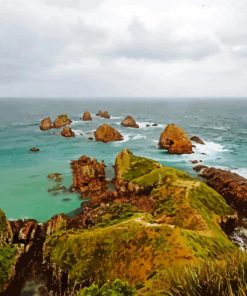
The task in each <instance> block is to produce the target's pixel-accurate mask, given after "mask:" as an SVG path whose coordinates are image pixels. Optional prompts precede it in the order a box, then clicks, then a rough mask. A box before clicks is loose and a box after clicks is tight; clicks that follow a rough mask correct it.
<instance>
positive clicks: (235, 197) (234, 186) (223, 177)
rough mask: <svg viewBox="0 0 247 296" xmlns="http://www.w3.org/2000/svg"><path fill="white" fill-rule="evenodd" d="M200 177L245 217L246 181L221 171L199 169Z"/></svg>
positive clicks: (246, 210) (246, 209)
mask: <svg viewBox="0 0 247 296" xmlns="http://www.w3.org/2000/svg"><path fill="white" fill-rule="evenodd" d="M199 169H200V176H202V177H203V178H205V179H206V180H207V184H208V185H209V186H210V187H212V188H213V189H214V190H216V191H217V192H218V193H220V194H221V195H222V196H223V197H224V198H225V199H226V201H227V202H228V203H229V204H230V205H231V206H232V207H233V208H235V209H236V210H237V211H238V212H239V213H241V214H243V215H247V179H245V178H244V177H241V176H239V175H237V174H235V173H232V172H229V171H225V170H222V169H216V168H208V167H205V166H204V167H201V168H200V167H199V168H198V170H199Z"/></svg>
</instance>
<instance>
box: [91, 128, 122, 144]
mask: <svg viewBox="0 0 247 296" xmlns="http://www.w3.org/2000/svg"><path fill="white" fill-rule="evenodd" d="M94 136H95V140H96V141H100V142H104V143H107V142H112V141H122V140H123V136H122V135H121V134H120V133H119V132H118V131H117V130H116V129H115V128H113V127H111V126H110V125H108V124H103V125H101V126H99V127H98V128H97V130H96V131H95V133H94Z"/></svg>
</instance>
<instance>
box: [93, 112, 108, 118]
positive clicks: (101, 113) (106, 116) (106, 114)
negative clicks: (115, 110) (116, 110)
mask: <svg viewBox="0 0 247 296" xmlns="http://www.w3.org/2000/svg"><path fill="white" fill-rule="evenodd" d="M96 116H99V117H102V118H106V119H109V118H110V117H111V116H110V114H109V113H108V111H99V112H98V113H97V114H96Z"/></svg>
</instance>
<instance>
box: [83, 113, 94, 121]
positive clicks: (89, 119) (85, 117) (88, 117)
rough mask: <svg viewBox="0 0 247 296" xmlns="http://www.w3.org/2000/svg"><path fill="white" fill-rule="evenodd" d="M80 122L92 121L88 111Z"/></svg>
mask: <svg viewBox="0 0 247 296" xmlns="http://www.w3.org/2000/svg"><path fill="white" fill-rule="evenodd" d="M82 120H83V121H91V120H92V116H91V114H90V113H89V112H88V111H86V112H84V114H83V116H82Z"/></svg>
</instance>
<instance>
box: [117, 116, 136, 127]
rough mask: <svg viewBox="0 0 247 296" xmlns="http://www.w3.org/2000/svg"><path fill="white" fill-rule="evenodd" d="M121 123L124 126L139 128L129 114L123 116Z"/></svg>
mask: <svg viewBox="0 0 247 296" xmlns="http://www.w3.org/2000/svg"><path fill="white" fill-rule="evenodd" d="M121 125H123V126H126V127H133V128H139V125H138V124H137V123H136V121H135V119H134V118H133V117H132V116H130V115H129V116H127V117H125V119H124V120H123V121H122V122H121Z"/></svg>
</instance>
